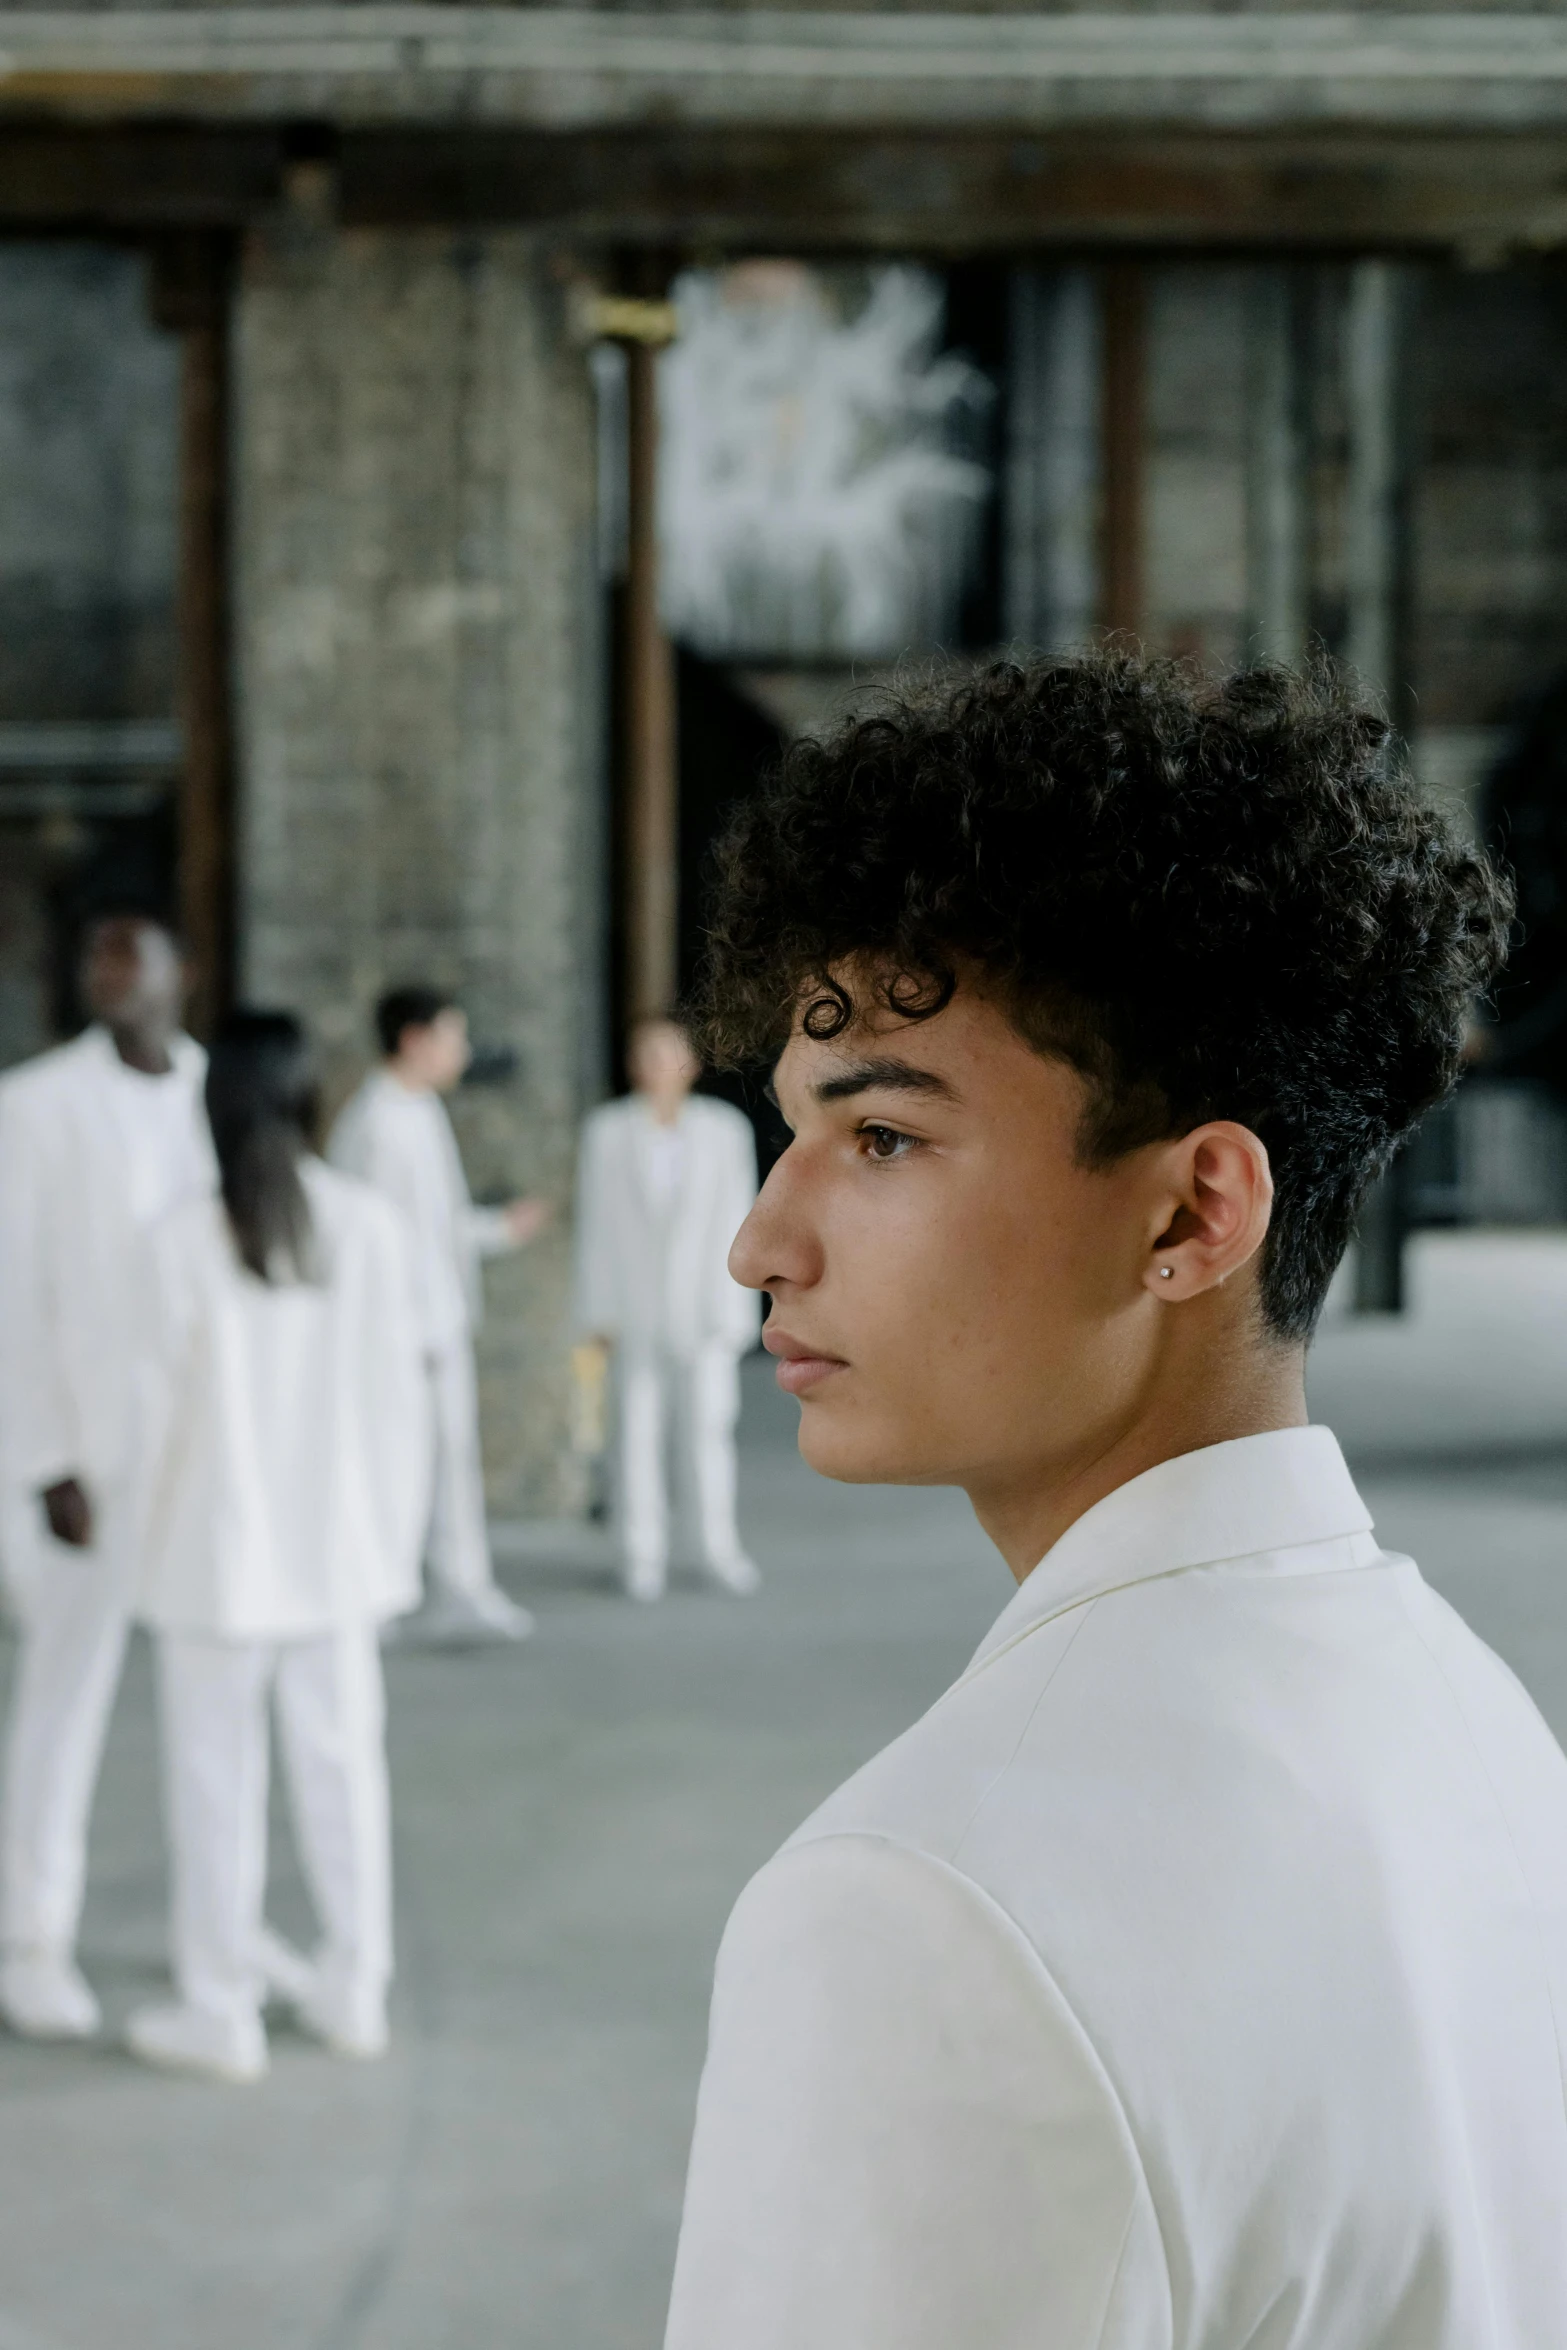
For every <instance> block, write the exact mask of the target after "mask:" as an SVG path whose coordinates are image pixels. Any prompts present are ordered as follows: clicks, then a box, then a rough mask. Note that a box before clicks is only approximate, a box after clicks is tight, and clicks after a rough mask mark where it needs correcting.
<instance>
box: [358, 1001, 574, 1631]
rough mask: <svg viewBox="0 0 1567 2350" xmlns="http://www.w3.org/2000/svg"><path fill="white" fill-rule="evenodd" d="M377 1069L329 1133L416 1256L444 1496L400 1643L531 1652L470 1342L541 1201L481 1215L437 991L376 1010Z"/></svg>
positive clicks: (450, 1018) (457, 1033)
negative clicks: (493, 1273) (491, 1260)
mask: <svg viewBox="0 0 1567 2350" xmlns="http://www.w3.org/2000/svg"><path fill="white" fill-rule="evenodd" d="M375 1017H376V1031H377V1035H378V1037H379V1040H380V1045H381V1054H382V1059H381V1065H380V1067H379V1068H378V1069H375V1070H373V1071H372V1072H371V1074H370V1075H369V1076H368V1077H367V1078H366V1079H365V1081H364V1083H363V1085H361V1086H360V1088H359V1090H358V1092H357V1093H356V1094H355V1095H354V1096H353V1098H352V1100H351V1101H349V1102H348V1103H347V1104H346V1105H345V1107H344V1109H343V1110H342V1112H341V1114H340V1115H339V1117H338V1119H337V1122H336V1124H335V1125H334V1127H333V1129H332V1134H331V1139H330V1141H329V1142H328V1145H327V1157H328V1158H329V1159H330V1160H331V1162H332V1164H333V1165H334V1166H337V1167H340V1168H341V1169H342V1170H343V1172H344V1173H345V1174H347V1175H357V1176H358V1177H359V1179H360V1181H361V1182H364V1183H369V1184H371V1185H373V1186H374V1188H375V1189H376V1190H377V1191H379V1192H381V1193H383V1194H384V1196H385V1197H386V1198H387V1199H389V1200H391V1201H392V1202H393V1203H394V1205H395V1206H396V1207H398V1208H399V1209H400V1210H401V1212H402V1214H403V1216H404V1218H405V1219H406V1221H407V1224H408V1227H409V1230H410V1232H411V1234H412V1236H413V1243H414V1266H415V1271H416V1274H417V1277H418V1283H419V1300H420V1308H421V1313H422V1317H423V1322H424V1333H425V1348H426V1356H427V1360H428V1363H429V1368H430V1392H431V1401H432V1404H433V1407H434V1414H435V1437H436V1444H435V1490H434V1501H433V1506H432V1510H431V1519H430V1537H429V1544H428V1549H427V1564H428V1568H429V1574H430V1581H431V1584H432V1586H433V1588H432V1590H431V1593H430V1597H429V1600H428V1602H427V1604H426V1606H425V1608H424V1609H423V1610H422V1612H421V1613H420V1614H419V1615H417V1616H411V1617H408V1618H407V1619H405V1621H404V1623H403V1624H402V1626H401V1628H400V1637H401V1638H402V1639H403V1640H405V1641H416V1642H421V1643H426V1644H428V1645H430V1646H433V1647H467V1646H472V1645H479V1644H483V1643H486V1642H492V1641H516V1640H525V1639H526V1638H527V1637H528V1635H529V1633H530V1632H531V1631H532V1630H533V1618H532V1616H531V1615H530V1614H529V1612H528V1610H527V1609H526V1608H524V1607H519V1606H518V1605H517V1603H516V1601H515V1600H514V1599H511V1598H509V1597H508V1595H507V1594H506V1593H505V1592H504V1591H502V1589H501V1588H500V1585H499V1584H498V1583H497V1582H496V1580H495V1567H494V1563H493V1561H492V1559H491V1557H490V1537H489V1530H488V1527H487V1525H486V1522H485V1508H484V1469H483V1463H482V1460H481V1457H480V1452H479V1391H478V1380H477V1376H476V1372H475V1367H474V1349H473V1335H474V1332H475V1330H476V1329H477V1328H478V1325H479V1320H480V1317H481V1315H482V1313H483V1308H484V1289H483V1277H482V1274H481V1272H480V1266H481V1263H482V1261H483V1260H484V1258H486V1257H492V1256H501V1255H504V1254H505V1253H506V1252H507V1251H508V1250H510V1249H514V1248H521V1247H523V1246H525V1245H526V1243H527V1242H528V1241H530V1240H532V1239H533V1238H534V1237H535V1236H536V1235H537V1234H538V1233H539V1232H540V1231H541V1230H542V1229H543V1227H544V1225H545V1224H546V1223H547V1221H548V1219H549V1207H548V1205H547V1203H546V1202H544V1201H543V1200H531V1199H516V1200H511V1201H509V1202H508V1203H507V1204H506V1205H505V1206H504V1207H499V1208H480V1207H476V1206H475V1205H474V1203H473V1201H472V1199H471V1198H470V1197H469V1193H468V1180H467V1177H466V1175H465V1174H464V1173H463V1164H462V1157H461V1154H460V1153H459V1151H458V1148H457V1137H456V1135H455V1134H454V1133H453V1132H452V1122H451V1119H450V1118H449V1117H448V1116H447V1113H446V1106H445V1102H444V1100H443V1098H442V1097H443V1096H444V1095H446V1094H448V1093H450V1092H451V1091H452V1090H453V1088H454V1087H455V1086H457V1085H458V1084H459V1083H460V1082H461V1080H462V1077H463V1074H464V1072H465V1071H466V1069H467V1068H468V1065H469V1063H470V1061H471V1060H472V1058H473V1053H472V1047H471V1046H470V1044H469V1041H468V1020H467V1015H466V1014H465V1013H464V1012H463V1010H462V1007H461V1006H460V1005H459V1004H457V1003H455V1002H454V1001H453V1000H452V998H451V997H450V996H448V995H445V994H443V993H442V992H441V990H440V989H438V988H432V987H399V988H394V989H392V990H391V991H390V992H389V993H388V994H386V995H384V996H383V997H382V998H381V1001H380V1003H379V1004H378V1005H377V1006H376V1015H375Z"/></svg>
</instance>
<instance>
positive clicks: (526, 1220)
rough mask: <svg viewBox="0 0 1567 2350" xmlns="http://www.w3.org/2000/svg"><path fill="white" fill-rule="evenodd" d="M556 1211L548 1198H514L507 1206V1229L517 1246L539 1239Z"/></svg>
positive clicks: (523, 1245) (520, 1246)
mask: <svg viewBox="0 0 1567 2350" xmlns="http://www.w3.org/2000/svg"><path fill="white" fill-rule="evenodd" d="M554 1213H555V1211H554V1209H553V1208H552V1207H551V1206H550V1203H549V1201H548V1200H547V1199H514V1200H512V1201H510V1202H509V1203H508V1205H507V1208H506V1229H507V1231H508V1232H509V1233H510V1234H511V1237H512V1241H513V1244H514V1245H515V1246H516V1247H517V1248H525V1247H526V1246H527V1244H528V1242H529V1241H530V1240H537V1238H538V1236H539V1234H540V1233H541V1232H542V1231H543V1230H544V1227H545V1225H546V1224H547V1223H548V1222H549V1220H550V1218H551V1216H553V1215H554Z"/></svg>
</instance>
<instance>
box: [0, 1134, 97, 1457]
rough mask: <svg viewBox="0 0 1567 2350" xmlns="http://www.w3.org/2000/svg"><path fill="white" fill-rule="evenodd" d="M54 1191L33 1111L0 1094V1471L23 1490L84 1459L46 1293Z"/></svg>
mask: <svg viewBox="0 0 1567 2350" xmlns="http://www.w3.org/2000/svg"><path fill="white" fill-rule="evenodd" d="M60 1199H61V1187H60V1185H59V1183H58V1181H57V1180H55V1179H54V1178H53V1177H52V1175H51V1170H50V1165H49V1154H48V1152H47V1149H46V1148H45V1144H44V1138H43V1136H42V1135H41V1134H40V1133H39V1132H38V1122H37V1120H36V1119H33V1118H30V1117H28V1116H27V1115H26V1113H25V1111H23V1110H21V1109H19V1107H18V1105H17V1103H16V1101H15V1100H14V1098H13V1097H12V1096H11V1095H9V1094H3V1095H0V1477H3V1480H4V1482H5V1484H6V1485H8V1486H9V1487H11V1488H12V1489H13V1490H20V1491H25V1492H39V1491H42V1490H44V1489H45V1488H47V1487H48V1486H50V1485H53V1484H56V1483H57V1482H58V1481H59V1480H60V1479H61V1478H62V1477H69V1476H72V1475H76V1474H79V1473H80V1471H81V1469H82V1466H83V1460H82V1452H83V1446H82V1436H81V1430H80V1428H79V1426H78V1425H77V1415H76V1411H75V1408H74V1399H73V1398H72V1395H71V1392H70V1381H69V1379H68V1377H67V1375H66V1367H65V1363H64V1361H63V1360H62V1356H61V1347H60V1337H61V1330H62V1318H61V1312H60V1308H59V1306H58V1304H57V1301H56V1294H55V1291H56V1276H57V1269H58V1253H59V1248H60V1234H59V1231H58V1229H57V1224H56V1211H57V1209H58V1207H59V1204H60Z"/></svg>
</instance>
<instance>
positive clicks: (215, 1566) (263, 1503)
mask: <svg viewBox="0 0 1567 2350" xmlns="http://www.w3.org/2000/svg"><path fill="white" fill-rule="evenodd" d="M301 1175H302V1179H303V1182H304V1186H305V1194H306V1198H307V1199H308V1201H309V1205H310V1218H311V1224H312V1227H313V1230H314V1233H315V1238H316V1244H317V1254H318V1257H319V1270H320V1274H321V1278H320V1279H319V1280H317V1281H314V1282H290V1283H286V1284H285V1283H277V1284H269V1283H267V1282H264V1281H260V1280H258V1279H257V1278H256V1276H255V1275H254V1274H253V1273H250V1272H248V1271H247V1270H246V1269H245V1267H244V1266H243V1265H242V1264H241V1262H240V1260H239V1256H238V1253H237V1251H236V1250H235V1247H234V1243H233V1240H232V1238H231V1236H230V1232H229V1227H228V1220H227V1217H226V1216H225V1214H224V1212H223V1208H222V1204H221V1202H220V1201H218V1200H217V1199H215V1198H212V1197H205V1198H200V1199H195V1200H188V1201H186V1202H185V1204H184V1205H183V1206H181V1207H179V1208H176V1209H175V1210H174V1211H173V1212H172V1213H171V1214H170V1215H168V1216H166V1217H164V1218H163V1219H162V1221H161V1222H160V1223H159V1224H158V1225H157V1226H156V1227H155V1228H154V1230H153V1232H152V1234H151V1237H150V1243H149V1262H150V1273H151V1290H152V1296H151V1301H150V1310H149V1314H148V1343H147V1351H146V1374H145V1375H146V1380H147V1387H148V1402H147V1410H146V1426H147V1430H148V1459H147V1468H146V1485H145V1490H144V1494H143V1533H142V1543H141V1550H142V1560H143V1564H142V1579H141V1588H140V1593H139V1602H138V1610H137V1612H138V1614H139V1615H140V1616H141V1617H142V1619H143V1621H145V1622H147V1623H150V1624H155V1625H157V1626H159V1627H161V1628H163V1629H165V1630H173V1631H180V1632H188V1633H199V1634H205V1635H207V1636H209V1637H212V1638H220V1639H236V1640H237V1639H245V1640H299V1639H311V1638H315V1637H317V1636H319V1635H320V1634H322V1633H325V1632H328V1631H331V1630H334V1629H336V1628H339V1627H341V1626H344V1625H348V1624H354V1623H364V1622H373V1621H375V1620H377V1619H379V1618H382V1617H385V1616H390V1615H397V1614H400V1613H401V1612H402V1611H403V1610H404V1609H405V1608H410V1607H412V1606H414V1605H415V1603H416V1601H417V1599H418V1596H419V1552H420V1545H421V1540H422V1536H423V1532H424V1526H425V1519H426V1514H427V1507H428V1500H429V1463H430V1395H429V1381H428V1379H427V1378H426V1375H425V1370H424V1352H423V1338H422V1332H421V1329H420V1323H419V1314H418V1307H417V1304H416V1300H415V1296H414V1286H413V1274H412V1267H411V1264H410V1261H409V1260H410V1251H409V1245H408V1239H407V1234H406V1232H405V1230H404V1228H403V1225H402V1222H401V1219H400V1218H399V1217H398V1216H397V1214H396V1212H395V1210H394V1209H392V1208H391V1207H389V1206H388V1204H387V1203H386V1201H385V1200H382V1199H379V1198H377V1196H376V1194H375V1193H374V1192H373V1191H371V1190H370V1188H369V1187H368V1185H366V1184H362V1183H356V1182H355V1181H353V1180H352V1179H351V1178H350V1177H348V1176H346V1175H338V1174H335V1173H334V1172H333V1171H332V1170H331V1169H330V1168H328V1167H323V1166H322V1165H321V1164H320V1162H319V1161H317V1160H307V1161H306V1162H305V1164H304V1166H303V1168H302V1169H301Z"/></svg>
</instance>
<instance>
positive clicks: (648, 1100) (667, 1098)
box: [640, 1093, 689, 1126]
mask: <svg viewBox="0 0 1567 2350" xmlns="http://www.w3.org/2000/svg"><path fill="white" fill-rule="evenodd" d="M640 1098H641V1101H642V1105H643V1107H644V1109H645V1110H646V1111H647V1114H648V1116H649V1117H650V1118H651V1119H652V1121H653V1123H654V1125H655V1126H678V1125H679V1123H680V1119H681V1114H682V1112H683V1111H684V1109H685V1106H686V1102H687V1100H688V1098H689V1097H688V1096H687V1095H686V1094H683V1093H679V1094H673V1095H671V1094H658V1093H644V1094H642V1095H641V1097H640Z"/></svg>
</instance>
